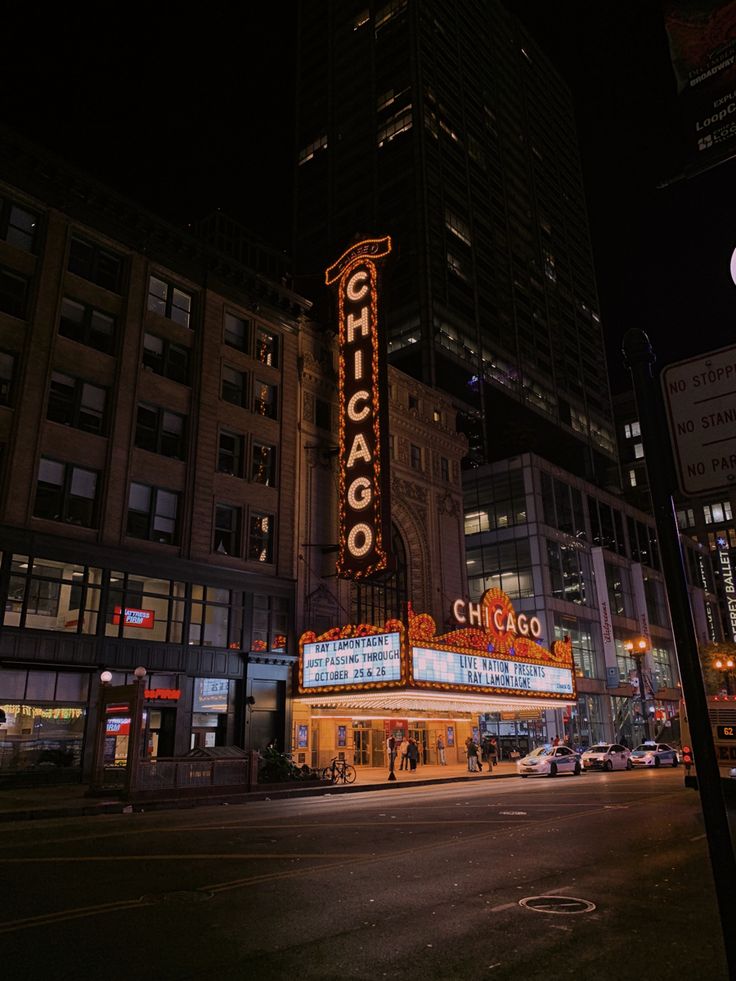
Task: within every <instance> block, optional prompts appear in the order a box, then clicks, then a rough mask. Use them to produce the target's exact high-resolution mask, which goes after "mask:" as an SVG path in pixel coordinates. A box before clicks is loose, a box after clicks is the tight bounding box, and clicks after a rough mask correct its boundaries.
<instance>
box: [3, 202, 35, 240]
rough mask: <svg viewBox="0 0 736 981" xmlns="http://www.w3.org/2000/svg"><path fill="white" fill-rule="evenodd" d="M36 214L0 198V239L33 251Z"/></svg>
mask: <svg viewBox="0 0 736 981" xmlns="http://www.w3.org/2000/svg"><path fill="white" fill-rule="evenodd" d="M37 230H38V216H37V215H36V214H35V213H34V212H33V211H28V210H27V209H26V208H21V207H20V206H19V205H17V204H13V202H12V201H8V200H7V199H6V200H0V239H2V240H3V241H5V242H7V243H8V245H14V246H15V247H16V248H17V249H23V251H24V252H34V251H35V245H36V232H37Z"/></svg>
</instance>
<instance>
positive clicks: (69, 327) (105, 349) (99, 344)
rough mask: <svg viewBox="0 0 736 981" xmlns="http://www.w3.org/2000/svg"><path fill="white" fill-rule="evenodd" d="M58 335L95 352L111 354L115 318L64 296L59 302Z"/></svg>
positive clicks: (113, 341) (113, 343)
mask: <svg viewBox="0 0 736 981" xmlns="http://www.w3.org/2000/svg"><path fill="white" fill-rule="evenodd" d="M59 334H60V335H61V336H62V337H68V338H69V340H72V341H77V343H79V344H84V345H86V346H87V347H91V348H94V349H95V351H101V352H102V353H103V354H112V352H113V348H114V345H115V318H114V317H112V316H110V314H108V313H103V312H102V311H101V310H95V308H94V307H91V306H87V305H85V304H84V303H78V302H77V301H76V300H72V299H70V298H69V297H68V296H65V297H64V299H63V300H62V301H61V317H60V319H59Z"/></svg>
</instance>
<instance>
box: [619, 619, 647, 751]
mask: <svg viewBox="0 0 736 981" xmlns="http://www.w3.org/2000/svg"><path fill="white" fill-rule="evenodd" d="M624 647H625V648H626V650H627V652H628V654H629V657H632V658H633V659H634V663H635V664H636V675H637V679H638V681H639V698H640V699H641V721H642V724H643V726H644V735H645V737H646V738H647V739H651V732H650V722H649V715H648V713H647V695H646V688H645V687H644V672H643V671H642V661H643V660H644V655H645V654H646V652H647V650H648V648H649V642H648V641H647V639H646V638H645V637H635V638H634V639H633V640H627V641H626V643H625V644H624Z"/></svg>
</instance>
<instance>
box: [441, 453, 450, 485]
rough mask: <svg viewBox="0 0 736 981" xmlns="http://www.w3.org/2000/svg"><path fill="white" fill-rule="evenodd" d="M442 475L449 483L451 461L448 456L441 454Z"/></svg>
mask: <svg viewBox="0 0 736 981" xmlns="http://www.w3.org/2000/svg"><path fill="white" fill-rule="evenodd" d="M440 476H441V477H442V479H443V480H444V481H445V483H449V481H450V461H449V460H448V459H447V457H446V456H441V457H440Z"/></svg>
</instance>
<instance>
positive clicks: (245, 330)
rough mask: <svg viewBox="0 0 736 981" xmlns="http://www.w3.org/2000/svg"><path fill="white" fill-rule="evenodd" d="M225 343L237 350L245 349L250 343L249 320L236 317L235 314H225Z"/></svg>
mask: <svg viewBox="0 0 736 981" xmlns="http://www.w3.org/2000/svg"><path fill="white" fill-rule="evenodd" d="M225 343H226V344H228V345H229V346H230V347H234V348H237V350H238V351H247V350H248V345H249V343H250V321H248V320H243V318H242V317H236V316H235V314H232V313H226V314H225Z"/></svg>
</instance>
